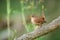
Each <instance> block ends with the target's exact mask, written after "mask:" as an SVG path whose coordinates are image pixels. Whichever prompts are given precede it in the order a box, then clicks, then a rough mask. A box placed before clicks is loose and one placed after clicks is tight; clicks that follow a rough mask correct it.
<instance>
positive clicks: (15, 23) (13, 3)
mask: <svg viewBox="0 0 60 40" xmlns="http://www.w3.org/2000/svg"><path fill="white" fill-rule="evenodd" d="M42 1H43V3H40V0H8V1H7V0H0V40H7V38H8V35H7V34H8V31H7V29H8V26H7V17H8V18H9V20H10V29H12V30H11V32H10V33H11V39H10V40H13V39H14V38H17V37H19V36H21V35H22V34H24V33H27V32H31V31H33V28H34V27H33V26H32V24H31V22H30V19H29V16H30V15H32V14H35V15H39V16H40V15H41V11H42V5H44V7H45V9H44V10H45V16H46V20H47V23H46V24H48V23H49V22H51V21H52V20H54V19H55V18H57V17H58V16H60V0H42ZM7 11H8V12H7ZM9 11H10V12H9ZM8 13H9V14H8ZM7 15H9V16H7ZM22 21H23V22H22ZM23 23H24V25H23ZM26 27H27V28H26ZM12 34H14V35H12ZM36 40H60V28H59V29H57V30H55V31H53V32H51V33H49V34H47V35H45V36H42V37H39V38H37V39H36Z"/></svg>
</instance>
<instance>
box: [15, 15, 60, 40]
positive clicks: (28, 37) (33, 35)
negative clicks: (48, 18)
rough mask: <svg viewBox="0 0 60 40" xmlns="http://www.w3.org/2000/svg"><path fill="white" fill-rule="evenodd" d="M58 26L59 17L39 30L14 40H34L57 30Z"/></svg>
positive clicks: (59, 23)
mask: <svg viewBox="0 0 60 40" xmlns="http://www.w3.org/2000/svg"><path fill="white" fill-rule="evenodd" d="M59 26H60V16H59V17H58V18H56V19H54V20H53V21H52V22H51V23H49V24H47V25H45V26H42V27H41V28H37V29H36V30H34V31H32V32H30V33H26V34H23V35H22V36H20V37H19V38H17V39H16V40H34V39H35V38H38V37H41V36H43V35H46V34H48V33H50V32H52V31H54V30H55V29H57V28H59Z"/></svg>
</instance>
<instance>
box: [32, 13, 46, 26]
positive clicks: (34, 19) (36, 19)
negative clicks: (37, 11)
mask: <svg viewBox="0 0 60 40" xmlns="http://www.w3.org/2000/svg"><path fill="white" fill-rule="evenodd" d="M31 22H32V24H34V25H38V26H42V24H43V23H45V22H46V20H45V15H44V13H42V16H41V17H38V16H35V15H32V16H31Z"/></svg>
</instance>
